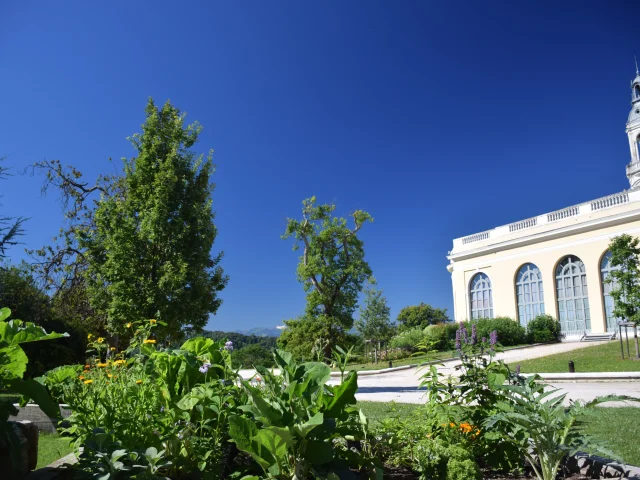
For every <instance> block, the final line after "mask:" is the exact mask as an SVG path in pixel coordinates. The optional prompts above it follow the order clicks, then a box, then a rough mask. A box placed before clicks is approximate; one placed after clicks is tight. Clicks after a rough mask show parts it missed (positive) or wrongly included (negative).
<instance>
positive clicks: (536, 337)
mask: <svg viewBox="0 0 640 480" xmlns="http://www.w3.org/2000/svg"><path fill="white" fill-rule="evenodd" d="M559 337H560V322H558V321H557V320H556V319H555V318H553V317H552V316H551V315H538V316H537V317H536V318H534V319H533V320H531V321H530V322H529V324H528V325H527V339H528V340H529V342H530V343H547V342H557V341H558V338H559Z"/></svg>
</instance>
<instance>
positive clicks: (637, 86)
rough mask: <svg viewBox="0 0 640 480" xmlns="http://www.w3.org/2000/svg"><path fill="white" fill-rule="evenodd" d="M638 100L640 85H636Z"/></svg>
mask: <svg viewBox="0 0 640 480" xmlns="http://www.w3.org/2000/svg"><path fill="white" fill-rule="evenodd" d="M635 90H636V98H640V85H636V89H635Z"/></svg>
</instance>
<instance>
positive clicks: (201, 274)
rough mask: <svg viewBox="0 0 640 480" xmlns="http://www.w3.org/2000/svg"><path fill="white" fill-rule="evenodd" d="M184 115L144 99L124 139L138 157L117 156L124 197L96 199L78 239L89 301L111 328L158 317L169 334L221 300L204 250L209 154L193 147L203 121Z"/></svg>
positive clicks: (209, 239)
mask: <svg viewBox="0 0 640 480" xmlns="http://www.w3.org/2000/svg"><path fill="white" fill-rule="evenodd" d="M184 121H185V115H184V114H182V113H180V111H179V110H178V109H177V108H176V107H174V106H172V105H171V104H170V103H169V102H167V103H165V104H164V106H163V107H162V108H158V107H156V106H155V104H154V103H153V101H152V100H151V99H150V100H149V103H148V104H147V108H146V120H145V123H144V124H143V125H142V133H141V134H135V135H133V136H132V137H131V138H130V140H131V143H132V144H133V146H134V147H135V149H136V151H137V157H135V158H133V159H131V160H124V173H125V175H124V178H123V179H122V185H123V190H124V192H125V194H124V196H109V197H105V198H101V199H100V201H99V202H98V204H97V207H96V209H95V212H94V214H93V220H94V223H95V228H94V229H90V230H88V231H86V232H84V233H83V235H82V236H81V237H80V238H79V246H80V247H81V248H82V249H83V250H84V251H85V255H86V258H87V270H86V275H85V278H86V279H87V282H88V283H87V290H88V294H89V297H90V299H91V303H92V305H94V306H95V308H96V309H97V310H98V311H100V312H104V313H105V314H107V317H108V329H109V331H110V332H112V333H119V334H122V333H124V331H125V328H124V325H125V324H126V323H127V322H128V321H130V320H131V319H138V318H154V317H158V318H159V319H162V320H163V321H164V322H166V324H167V325H166V327H164V328H163V329H162V333H163V334H165V335H170V336H174V337H175V336H177V335H178V333H179V332H180V330H181V328H182V327H184V326H190V328H193V329H196V330H198V329H201V328H202V327H204V325H205V324H206V323H207V321H208V319H209V315H210V314H211V313H215V312H216V310H217V309H218V307H219V306H220V303H221V300H220V299H219V298H218V292H219V291H221V290H222V289H223V288H224V286H225V285H226V283H227V278H226V277H225V276H224V275H223V272H222V269H221V267H220V266H219V263H220V260H221V258H222V255H221V254H219V255H217V256H214V257H212V256H211V249H212V247H213V242H214V240H215V238H216V234H217V230H216V227H215V225H214V223H213V218H214V215H213V212H212V210H211V206H212V198H211V194H212V191H213V184H212V183H211V176H212V175H213V172H214V166H213V163H212V154H211V153H210V154H209V155H208V156H207V157H206V158H204V157H203V155H200V156H196V155H195V154H194V153H193V152H192V150H191V147H192V146H193V145H194V144H195V143H196V142H197V140H198V136H199V134H200V132H201V130H202V127H201V126H200V125H198V123H194V124H191V125H189V126H186V127H185V126H184Z"/></svg>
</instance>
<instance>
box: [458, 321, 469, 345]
mask: <svg viewBox="0 0 640 480" xmlns="http://www.w3.org/2000/svg"><path fill="white" fill-rule="evenodd" d="M460 339H461V340H462V341H463V342H464V343H469V342H468V338H467V329H466V328H465V327H464V325H463V326H461V327H460Z"/></svg>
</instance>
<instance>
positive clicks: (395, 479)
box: [384, 466, 588, 480]
mask: <svg viewBox="0 0 640 480" xmlns="http://www.w3.org/2000/svg"><path fill="white" fill-rule="evenodd" d="M384 478H385V480H387V479H389V480H417V478H418V475H417V474H416V473H414V472H412V471H411V470H409V469H408V468H404V467H392V466H385V468H384ZM482 478H483V479H484V480H532V479H535V477H534V476H531V475H513V474H505V473H497V472H491V471H483V472H482ZM587 478H588V477H585V476H584V475H571V476H568V477H564V480H587Z"/></svg>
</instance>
